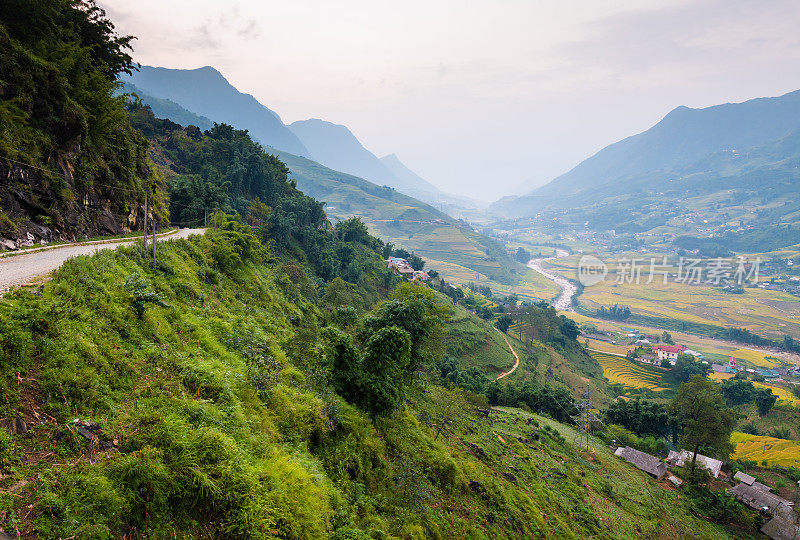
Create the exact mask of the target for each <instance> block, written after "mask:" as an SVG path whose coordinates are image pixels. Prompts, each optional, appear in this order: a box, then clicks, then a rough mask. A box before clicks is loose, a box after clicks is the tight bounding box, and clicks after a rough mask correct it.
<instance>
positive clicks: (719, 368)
mask: <svg viewBox="0 0 800 540" xmlns="http://www.w3.org/2000/svg"><path fill="white" fill-rule="evenodd" d="M711 369H712V370H713V371H714V372H715V373H736V368H735V367H733V366H731V365H729V364H725V365H722V364H711Z"/></svg>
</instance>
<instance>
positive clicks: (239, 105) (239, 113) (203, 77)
mask: <svg viewBox="0 0 800 540" xmlns="http://www.w3.org/2000/svg"><path fill="white" fill-rule="evenodd" d="M121 79H122V82H126V83H131V84H133V85H134V86H136V87H137V88H139V89H141V90H142V91H143V92H146V93H147V94H149V95H151V96H155V97H157V98H161V99H169V100H171V101H174V102H175V103H178V104H180V105H181V106H182V107H184V108H185V109H187V110H189V111H190V112H192V113H194V114H197V115H200V116H205V117H207V118H209V119H211V120H212V121H214V122H219V123H225V124H230V125H233V126H236V127H237V128H239V129H246V130H248V131H249V132H250V135H251V136H252V137H253V138H254V139H255V140H256V141H258V142H260V143H261V144H264V145H267V146H272V147H275V148H280V149H281V150H285V151H287V152H291V153H293V154H297V155H300V156H308V155H309V154H308V149H306V147H305V146H304V145H303V143H302V142H300V140H299V139H298V138H297V137H296V136H295V134H294V133H292V131H291V130H290V129H289V128H288V127H287V126H286V125H284V123H283V122H282V121H281V119H280V117H279V116H278V115H277V114H275V112H274V111H272V110H270V109H268V108H267V107H265V106H264V105H262V104H261V103H259V102H258V101H257V100H256V99H255V98H254V97H253V96H251V95H250V94H245V93H242V92H239V91H238V90H237V89H236V88H234V87H233V85H231V84H230V83H229V82H228V81H227V80H226V79H225V77H223V76H222V74H221V73H220V72H219V71H217V70H216V69H214V68H213V67H211V66H205V67H202V68H197V69H168V68H163V67H153V66H141V67H140V68H139V70H138V71H136V72H133V73H131V74H130V75H127V74H126V75H125V76H123V77H122V78H121ZM176 121H177V120H176Z"/></svg>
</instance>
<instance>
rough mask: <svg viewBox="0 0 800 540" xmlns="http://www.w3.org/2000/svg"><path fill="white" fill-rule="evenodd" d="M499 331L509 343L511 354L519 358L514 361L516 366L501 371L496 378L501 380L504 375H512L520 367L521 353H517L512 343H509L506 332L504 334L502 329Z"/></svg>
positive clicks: (507, 343)
mask: <svg viewBox="0 0 800 540" xmlns="http://www.w3.org/2000/svg"><path fill="white" fill-rule="evenodd" d="M495 330H497V328H495ZM497 333H498V334H500V335H501V336H503V341H505V342H506V345H508V349H509V350H510V351H511V354H513V355H514V358H516V359H517V361H516V362H514V367H512V368H511V369H510V370H508V371H506V372H505V373H501V374H500V375H498V376H497V378H496V379H495V380H496V381H499V380H500V379H502V378H503V377H507V376H509V375H511V374H512V373H514V371H516V369H517V368H518V367H519V355H518V354H517V351H515V350H514V347H512V346H511V343H509V341H508V338H507V337H506V336H505V334H503V333H502V332H501V331H500V330H497Z"/></svg>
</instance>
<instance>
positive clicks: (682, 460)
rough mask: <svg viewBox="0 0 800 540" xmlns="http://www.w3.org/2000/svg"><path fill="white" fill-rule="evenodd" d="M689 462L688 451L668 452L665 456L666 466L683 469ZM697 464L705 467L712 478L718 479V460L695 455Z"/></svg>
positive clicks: (719, 464) (690, 456) (720, 463)
mask: <svg viewBox="0 0 800 540" xmlns="http://www.w3.org/2000/svg"><path fill="white" fill-rule="evenodd" d="M691 462H692V453H691V452H690V451H688V450H681V451H680V452H676V451H674V450H670V451H669V455H668V456H667V464H668V465H670V466H673V467H683V466H684V465H689V464H691ZM697 464H698V465H700V466H701V467H705V468H706V470H707V471H708V472H709V473H710V474H711V476H713V477H714V478H719V472H720V470H721V469H722V462H721V461H720V460H718V459H714V458H710V457H708V456H703V455H701V454H697Z"/></svg>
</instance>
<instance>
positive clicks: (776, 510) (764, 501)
mask: <svg viewBox="0 0 800 540" xmlns="http://www.w3.org/2000/svg"><path fill="white" fill-rule="evenodd" d="M761 485H762V486H763V484H761ZM728 494H730V495H731V496H733V497H734V498H735V499H736V500H737V501H739V502H741V503H742V504H746V505H747V506H749V507H750V508H753V509H755V510H758V511H759V512H763V513H765V514H769V515H772V516H775V515H777V514H784V513H791V510H792V507H793V506H794V503H793V502H792V501H788V500H786V499H784V498H782V497H779V496H777V495H775V494H774V493H770V492H769V491H767V490H765V489H762V488H761V487H759V486H755V485H750V486H748V485H747V484H745V483H744V482H741V483H739V484H737V485H736V486H735V487H732V488H730V489H729V490H728Z"/></svg>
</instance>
